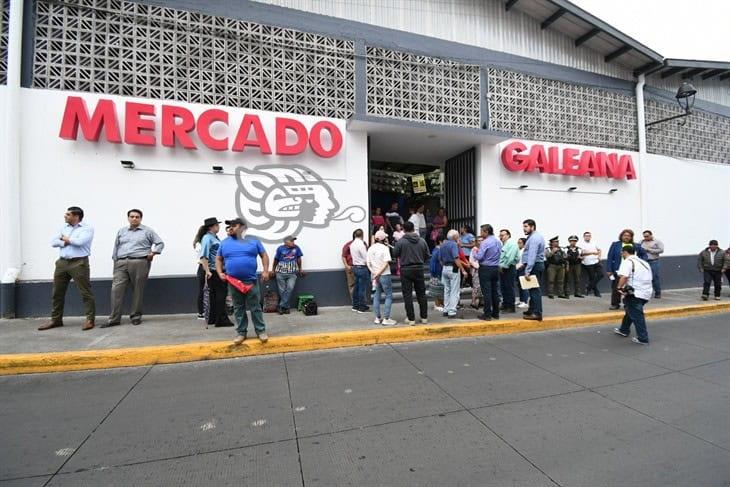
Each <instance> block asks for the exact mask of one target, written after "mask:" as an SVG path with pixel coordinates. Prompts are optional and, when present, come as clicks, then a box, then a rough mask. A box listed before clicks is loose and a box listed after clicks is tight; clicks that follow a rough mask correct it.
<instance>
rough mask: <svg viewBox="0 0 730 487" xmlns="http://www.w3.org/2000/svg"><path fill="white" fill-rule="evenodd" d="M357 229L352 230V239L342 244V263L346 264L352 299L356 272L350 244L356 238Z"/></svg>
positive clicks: (348, 285)
mask: <svg viewBox="0 0 730 487" xmlns="http://www.w3.org/2000/svg"><path fill="white" fill-rule="evenodd" d="M355 232H357V230H355V231H354V232H352V240H349V241H348V242H347V243H346V244H345V245H343V246H342V263H343V264H344V266H345V276H346V277H347V290H348V291H349V292H350V299H352V290H353V289H354V288H355V274H354V273H353V272H352V255H351V254H350V245H351V244H352V241H353V240H355Z"/></svg>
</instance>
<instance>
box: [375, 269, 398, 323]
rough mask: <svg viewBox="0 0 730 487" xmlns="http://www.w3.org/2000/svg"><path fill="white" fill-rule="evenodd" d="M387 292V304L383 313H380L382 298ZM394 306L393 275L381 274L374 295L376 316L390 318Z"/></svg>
mask: <svg viewBox="0 0 730 487" xmlns="http://www.w3.org/2000/svg"><path fill="white" fill-rule="evenodd" d="M383 293H385V306H384V307H383V308H384V309H383V314H382V315H381V314H380V298H381V296H382V295H383ZM391 306H393V276H391V275H390V274H388V275H386V276H380V277H379V278H378V285H377V286H375V296H374V297H373V312H374V313H375V317H376V318H385V319H388V318H390V308H391Z"/></svg>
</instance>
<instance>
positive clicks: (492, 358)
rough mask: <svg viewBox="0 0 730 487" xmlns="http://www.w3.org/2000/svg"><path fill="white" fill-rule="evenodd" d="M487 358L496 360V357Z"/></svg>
mask: <svg viewBox="0 0 730 487" xmlns="http://www.w3.org/2000/svg"><path fill="white" fill-rule="evenodd" d="M489 360H492V361H494V360H497V357H489Z"/></svg>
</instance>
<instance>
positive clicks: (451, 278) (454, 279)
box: [441, 265, 461, 316]
mask: <svg viewBox="0 0 730 487" xmlns="http://www.w3.org/2000/svg"><path fill="white" fill-rule="evenodd" d="M441 282H442V283H443V285H444V312H445V313H446V314H448V315H449V316H455V315H456V307H457V306H458V304H459V296H460V295H461V276H460V275H459V272H458V271H457V272H454V271H453V270H452V268H451V265H446V266H444V270H443V271H442V272H441Z"/></svg>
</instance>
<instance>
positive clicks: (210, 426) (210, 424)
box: [200, 419, 215, 431]
mask: <svg viewBox="0 0 730 487" xmlns="http://www.w3.org/2000/svg"><path fill="white" fill-rule="evenodd" d="M200 429H201V430H203V431H208V430H214V429H215V419H211V420H210V421H208V422H207V423H203V424H201V425H200Z"/></svg>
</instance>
